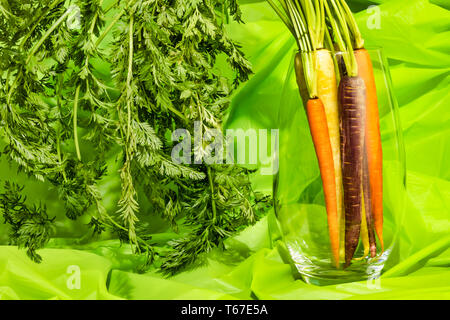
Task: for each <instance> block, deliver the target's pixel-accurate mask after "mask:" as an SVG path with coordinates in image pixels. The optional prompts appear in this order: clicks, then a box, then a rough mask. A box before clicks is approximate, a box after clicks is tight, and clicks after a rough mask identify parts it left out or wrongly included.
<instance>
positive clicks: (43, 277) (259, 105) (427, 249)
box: [0, 0, 450, 299]
mask: <svg viewBox="0 0 450 320" xmlns="http://www.w3.org/2000/svg"><path fill="white" fill-rule="evenodd" d="M240 2H241V5H242V6H241V7H242V10H243V13H244V19H245V21H246V24H245V25H237V24H234V23H233V24H231V25H230V26H229V32H230V33H231V34H232V35H233V36H234V37H235V38H236V39H237V40H238V41H239V42H240V43H241V44H242V46H243V49H244V51H245V52H246V53H247V55H248V57H249V58H250V60H251V62H252V64H253V67H254V72H255V75H254V76H253V77H252V78H251V79H250V81H249V82H248V83H246V84H245V85H243V86H242V87H241V88H239V90H238V91H237V92H236V94H235V97H234V100H233V106H232V109H231V112H230V114H229V117H228V121H227V125H228V127H233V128H237V127H239V128H269V129H270V128H276V119H277V111H278V110H277V108H278V106H279V103H280V99H281V91H282V90H281V89H282V86H283V82H284V77H285V73H286V71H287V68H288V65H289V62H290V61H289V60H290V58H291V57H292V51H293V50H294V48H295V44H294V41H293V39H292V38H291V37H290V34H289V33H288V32H287V31H286V30H285V27H284V26H283V25H282V24H281V22H280V21H279V20H278V18H277V17H276V16H275V15H274V13H273V12H272V11H271V9H270V7H269V6H268V5H267V4H266V3H265V2H263V1H257V0H241V1H240ZM349 3H350V4H351V6H352V9H353V10H354V11H358V14H357V15H356V17H357V20H358V23H359V25H360V27H361V31H362V33H363V35H364V38H365V40H366V45H367V46H381V47H383V48H384V52H385V54H386V56H387V57H388V59H389V64H390V70H391V75H392V78H393V83H394V91H395V95H396V97H397V100H398V103H399V106H400V115H401V123H402V128H403V135H404V139H405V145H406V156H407V188H408V191H407V193H408V197H407V203H406V214H405V219H404V223H403V225H402V227H401V231H400V240H399V250H400V257H401V263H399V264H397V265H395V266H394V267H392V268H391V269H389V270H388V271H386V272H385V273H384V274H383V275H382V277H381V279H380V280H379V281H376V282H373V283H367V282H358V283H346V284H340V285H334V286H326V287H317V286H313V285H308V284H305V283H304V282H303V281H301V280H294V279H293V277H292V275H291V269H290V267H289V266H288V265H286V264H284V263H283V262H282V260H281V258H280V255H279V253H278V250H277V248H276V247H275V248H272V247H271V246H272V239H274V238H275V237H276V234H275V235H274V234H273V233H272V232H270V231H271V230H269V225H270V221H273V219H274V215H273V212H270V213H269V214H268V215H267V216H266V217H265V218H264V219H262V220H261V221H260V222H258V223H257V224H256V225H255V226H252V227H250V228H247V229H246V230H244V231H243V232H242V233H241V234H240V235H238V236H236V237H234V238H231V239H228V240H227V241H226V247H227V249H228V250H227V251H226V252H219V251H218V250H214V251H213V252H211V253H210V254H208V255H207V256H206V257H205V259H206V260H207V262H208V263H207V264H206V265H204V266H202V267H199V268H195V269H191V270H189V271H185V272H183V273H181V274H179V275H177V276H174V277H171V278H164V277H162V276H161V274H159V273H158V272H156V271H155V270H156V268H153V269H151V270H150V272H147V273H145V274H140V273H139V272H138V271H139V266H140V265H141V264H142V259H141V258H139V257H136V256H133V255H132V254H131V252H130V249H129V248H128V247H127V246H125V245H124V246H120V245H119V243H118V242H117V241H116V240H114V239H108V238H103V239H99V240H98V241H97V242H92V240H90V239H89V238H87V237H83V235H84V234H85V231H86V226H85V225H84V224H86V223H87V221H88V220H84V221H83V220H82V221H79V222H76V223H67V222H64V221H65V220H64V219H59V220H58V234H57V238H56V239H54V240H52V241H51V243H50V244H49V245H48V248H46V249H43V250H40V254H41V255H42V256H43V261H44V262H43V263H41V264H39V265H38V264H34V263H32V262H30V261H29V259H28V258H27V257H26V255H25V253H24V251H23V250H17V249H16V248H15V247H9V246H0V298H1V299H256V298H257V299H450V269H449V267H450V250H449V248H450V165H449V163H450V141H449V137H450V111H449V109H448V106H449V103H450V90H449V89H450V54H449V53H450V41H449V39H450V11H449V10H450V1H448V0H434V1H426V0H408V1H406V0H383V1H382V0H377V1H364V0H353V1H349ZM369 5H379V8H380V13H381V26H380V27H381V28H380V29H369V28H368V27H367V25H366V22H367V19H368V18H369V16H370V13H368V12H367V10H366V9H367V7H368V6H369ZM382 130H383V128H382ZM0 170H1V175H2V178H3V177H6V176H9V175H12V174H13V173H12V172H14V170H13V169H10V168H9V167H8V165H6V164H5V163H0ZM12 179H13V180H16V181H19V182H21V183H24V182H26V192H27V193H28V196H29V199H30V201H33V200H34V201H44V202H46V203H47V205H48V206H49V211H50V212H52V213H53V214H55V215H56V216H58V217H63V212H62V210H61V203H59V201H58V200H57V199H56V197H55V194H54V192H53V191H52V190H50V189H49V188H48V187H47V186H45V187H43V186H42V184H40V183H37V182H30V181H27V179H26V178H25V177H22V176H19V177H15V176H14V177H13V178H12ZM254 183H255V186H256V187H257V188H258V189H260V190H263V191H268V192H270V191H271V178H270V177H263V176H256V177H255V179H254ZM118 187H119V186H118V181H117V179H107V180H106V181H104V182H103V184H102V192H103V194H104V195H105V202H106V203H109V204H113V203H114V202H115V201H116V200H117V194H118V190H119V189H118ZM145 218H146V219H149V220H151V222H152V226H153V229H154V233H155V239H156V240H157V241H158V243H159V244H160V247H159V249H158V250H161V251H164V250H167V246H166V242H167V240H168V239H170V238H172V237H174V236H176V235H174V234H173V233H172V232H171V231H170V230H169V229H168V228H167V226H166V225H165V224H164V223H163V222H162V221H161V219H160V218H158V216H157V215H156V214H154V213H149V214H148V215H147V216H146V217H145ZM6 233H7V229H5V227H0V243H4V244H6V241H7V240H6V239H7V237H6ZM70 266H78V267H79V270H80V276H81V282H80V284H81V287H80V289H72V290H71V289H69V288H70V285H69V286H68V282H69V283H70V280H71V278H70V272H68V268H70Z"/></svg>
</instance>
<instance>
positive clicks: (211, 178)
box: [208, 167, 217, 222]
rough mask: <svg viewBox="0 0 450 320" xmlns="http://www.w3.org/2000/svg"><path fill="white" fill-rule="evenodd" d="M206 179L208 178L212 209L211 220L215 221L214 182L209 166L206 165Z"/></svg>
mask: <svg viewBox="0 0 450 320" xmlns="http://www.w3.org/2000/svg"><path fill="white" fill-rule="evenodd" d="M208 180H209V188H210V189H211V207H212V211H213V222H216V219H217V208H216V200H215V195H214V182H213V177H212V173H211V167H208Z"/></svg>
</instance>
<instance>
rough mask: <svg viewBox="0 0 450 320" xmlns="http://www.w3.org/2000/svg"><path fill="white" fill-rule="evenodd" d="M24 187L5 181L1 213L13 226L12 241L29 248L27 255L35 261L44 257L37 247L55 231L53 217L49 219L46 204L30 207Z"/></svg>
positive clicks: (0, 202)
mask: <svg viewBox="0 0 450 320" xmlns="http://www.w3.org/2000/svg"><path fill="white" fill-rule="evenodd" d="M22 190H23V187H19V186H18V185H17V184H14V183H9V182H5V191H4V193H2V194H0V213H1V214H2V215H3V218H4V219H5V223H7V224H8V225H10V226H11V231H10V234H9V238H10V242H11V244H13V245H17V246H19V248H27V255H28V256H29V257H30V258H31V259H32V260H33V261H35V262H38V263H39V262H41V261H42V258H41V256H40V255H39V254H37V253H36V250H37V249H40V248H42V247H44V246H45V244H46V243H47V242H48V240H49V239H50V236H51V235H52V233H53V229H54V226H53V219H49V217H48V215H47V212H46V208H45V206H42V205H39V206H31V207H29V206H28V205H27V204H26V203H25V201H26V198H25V197H23V196H21V194H20V193H21V191H22Z"/></svg>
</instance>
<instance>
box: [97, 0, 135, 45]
mask: <svg viewBox="0 0 450 320" xmlns="http://www.w3.org/2000/svg"><path fill="white" fill-rule="evenodd" d="M133 3H134V1H130V2H128V3H127V5H126V6H125V7H124V8H122V10H120V11H119V13H118V14H116V16H115V17H114V18H113V20H112V21H111V22H110V24H109V25H108V26H107V27H106V29H105V30H104V31H103V32H102V34H101V35H100V37H98V39H97V42H96V43H95V46H96V47H98V46H99V45H100V43H101V42H102V41H103V39H104V38H105V37H106V35H107V34H108V33H109V32H110V31H111V29H112V28H113V27H114V26H115V25H116V23H117V22H118V21H119V20H120V18H122V16H123V15H124V14H125V13H126V11H127V10H128V8H129V7H130V6H131V5H132V4H133Z"/></svg>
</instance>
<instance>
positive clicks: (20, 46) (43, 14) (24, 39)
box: [19, 0, 63, 51]
mask: <svg viewBox="0 0 450 320" xmlns="http://www.w3.org/2000/svg"><path fill="white" fill-rule="evenodd" d="M61 2H63V0H55V1H53V3H52V4H50V6H48V8H47V10H45V11H44V12H43V13H42V14H40V15H39V16H38V17H37V20H36V22H32V24H33V26H32V27H31V29H30V31H29V32H28V33H27V34H26V35H25V37H23V38H22V40H21V41H20V44H19V51H21V49H22V48H23V46H24V45H25V43H26V41H27V40H28V38H29V37H30V36H31V34H32V33H33V32H34V30H35V29H36V27H37V26H38V25H39V22H41V20H42V19H43V18H45V16H46V15H47V13H48V12H49V11H50V10H52V9H53V8H55V7H56V6H57V5H58V4H60V3H61Z"/></svg>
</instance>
